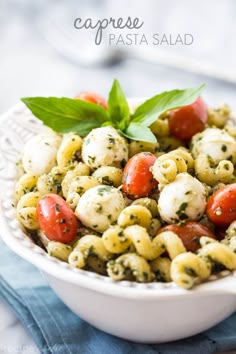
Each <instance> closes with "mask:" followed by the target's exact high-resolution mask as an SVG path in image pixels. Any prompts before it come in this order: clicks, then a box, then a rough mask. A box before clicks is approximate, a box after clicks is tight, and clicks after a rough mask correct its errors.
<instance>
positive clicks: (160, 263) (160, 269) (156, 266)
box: [150, 257, 171, 282]
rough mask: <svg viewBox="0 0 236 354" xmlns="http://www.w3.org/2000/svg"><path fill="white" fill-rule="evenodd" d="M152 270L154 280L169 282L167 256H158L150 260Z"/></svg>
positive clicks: (169, 263) (169, 264) (168, 261)
mask: <svg viewBox="0 0 236 354" xmlns="http://www.w3.org/2000/svg"><path fill="white" fill-rule="evenodd" d="M150 267H151V270H152V272H153V273H154V274H155V280H157V281H162V282H170V281H171V276H170V267H171V260H170V259H169V258H167V257H158V258H157V259H154V261H152V262H150Z"/></svg>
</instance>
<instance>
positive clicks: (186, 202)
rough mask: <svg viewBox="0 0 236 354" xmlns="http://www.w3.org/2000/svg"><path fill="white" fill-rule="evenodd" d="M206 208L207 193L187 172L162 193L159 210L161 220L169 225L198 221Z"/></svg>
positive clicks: (180, 175)
mask: <svg viewBox="0 0 236 354" xmlns="http://www.w3.org/2000/svg"><path fill="white" fill-rule="evenodd" d="M205 207H206V191H205V188H204V186H203V185H202V183H201V182H199V181H198V180H197V179H196V178H194V177H192V176H191V175H190V174H188V173H187V172H185V173H180V174H179V175H177V177H176V179H175V180H174V181H173V182H172V183H170V184H167V185H166V186H165V187H164V188H163V189H162V191H161V193H160V197H159V201H158V209H159V213H160V216H161V218H162V219H163V220H164V221H166V222H167V223H170V224H171V223H175V222H178V221H180V220H183V219H189V220H198V219H200V218H201V216H202V215H203V214H204V211H205Z"/></svg>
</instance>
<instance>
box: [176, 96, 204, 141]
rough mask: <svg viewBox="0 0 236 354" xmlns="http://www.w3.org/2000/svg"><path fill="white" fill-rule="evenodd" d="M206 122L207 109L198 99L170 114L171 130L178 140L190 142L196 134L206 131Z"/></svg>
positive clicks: (200, 99)
mask: <svg viewBox="0 0 236 354" xmlns="http://www.w3.org/2000/svg"><path fill="white" fill-rule="evenodd" d="M206 122H207V107H206V104H205V102H204V101H203V100H202V98H201V97H198V99H197V100H196V101H195V102H194V103H192V104H190V105H188V106H185V107H181V108H178V109H175V110H174V111H171V112H170V118H169V129H170V133H171V135H173V136H175V137H176V138H178V139H181V140H190V139H191V138H192V136H193V135H194V134H196V133H199V132H201V131H203V130H204V128H205V124H206Z"/></svg>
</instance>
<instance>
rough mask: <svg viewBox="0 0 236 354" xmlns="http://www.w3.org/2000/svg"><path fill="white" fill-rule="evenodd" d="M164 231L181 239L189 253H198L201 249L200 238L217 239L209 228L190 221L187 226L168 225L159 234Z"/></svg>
mask: <svg viewBox="0 0 236 354" xmlns="http://www.w3.org/2000/svg"><path fill="white" fill-rule="evenodd" d="M163 231H172V232H174V233H176V234H177V235H178V236H179V238H181V240H182V242H183V244H184V246H185V248H186V249H187V250H188V251H191V252H196V251H197V249H198V248H200V243H199V238H200V237H201V236H207V237H211V238H214V239H215V238H216V237H215V235H214V234H213V232H212V231H211V230H210V229H208V227H206V226H204V225H202V224H201V223H200V222H195V221H188V222H186V224H184V225H182V226H179V225H167V226H164V227H162V228H161V229H160V230H159V231H158V234H159V233H161V232H163Z"/></svg>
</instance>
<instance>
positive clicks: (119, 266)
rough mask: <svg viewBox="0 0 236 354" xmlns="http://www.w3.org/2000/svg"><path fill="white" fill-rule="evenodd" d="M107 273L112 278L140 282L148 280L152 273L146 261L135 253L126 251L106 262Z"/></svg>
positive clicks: (150, 278)
mask: <svg viewBox="0 0 236 354" xmlns="http://www.w3.org/2000/svg"><path fill="white" fill-rule="evenodd" d="M107 273H108V275H109V276H110V277H111V278H112V279H114V280H123V279H127V280H131V279H132V278H134V279H135V280H136V281H138V282H141V283H146V282H150V281H152V280H153V278H154V274H153V273H152V271H151V268H150V266H149V264H148V262H147V261H146V260H145V259H144V258H142V257H140V256H138V255H137V254H135V253H126V254H123V255H122V256H120V257H118V258H117V259H116V260H111V261H109V262H108V263H107Z"/></svg>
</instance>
